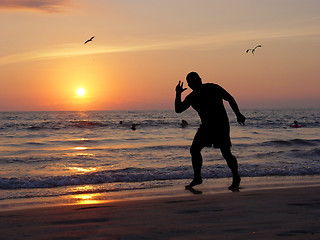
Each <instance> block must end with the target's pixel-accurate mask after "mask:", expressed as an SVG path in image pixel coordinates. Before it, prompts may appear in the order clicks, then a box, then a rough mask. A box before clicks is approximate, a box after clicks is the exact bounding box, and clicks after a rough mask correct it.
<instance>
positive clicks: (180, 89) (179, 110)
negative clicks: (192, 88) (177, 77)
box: [174, 81, 190, 113]
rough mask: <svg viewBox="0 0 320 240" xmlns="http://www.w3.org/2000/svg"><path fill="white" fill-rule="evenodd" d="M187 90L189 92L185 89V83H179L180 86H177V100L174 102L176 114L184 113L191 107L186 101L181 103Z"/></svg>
mask: <svg viewBox="0 0 320 240" xmlns="http://www.w3.org/2000/svg"><path fill="white" fill-rule="evenodd" d="M185 90H187V88H183V82H181V81H179V83H178V85H177V86H176V99H175V102H174V107H175V111H176V113H182V112H183V111H185V110H187V109H188V108H189V107H190V104H188V103H187V102H186V101H183V102H182V101H181V93H182V92H184V91H185Z"/></svg>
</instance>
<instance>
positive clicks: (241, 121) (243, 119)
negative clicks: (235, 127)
mask: <svg viewBox="0 0 320 240" xmlns="http://www.w3.org/2000/svg"><path fill="white" fill-rule="evenodd" d="M237 121H238V123H239V124H240V125H244V122H245V121H246V117H245V116H243V115H242V114H241V113H239V114H238V115H237Z"/></svg>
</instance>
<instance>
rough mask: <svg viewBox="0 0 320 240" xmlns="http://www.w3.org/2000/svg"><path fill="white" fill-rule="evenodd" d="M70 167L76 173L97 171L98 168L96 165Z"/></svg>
mask: <svg viewBox="0 0 320 240" xmlns="http://www.w3.org/2000/svg"><path fill="white" fill-rule="evenodd" d="M69 169H70V170H71V171H73V172H76V173H79V172H80V173H88V172H95V171H97V168H95V167H69Z"/></svg>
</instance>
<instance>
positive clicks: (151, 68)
mask: <svg viewBox="0 0 320 240" xmlns="http://www.w3.org/2000/svg"><path fill="white" fill-rule="evenodd" d="M319 11H320V1H318V0H304V1H300V0H221V1H220V0H211V1H209V0H174V1H172V0H161V1H159V0H135V1H133V0H56V1H50V0H34V1H32V0H0V29H1V37H0V81H1V85H0V86H1V88H0V111H56V110H156V109H159V110H162V109H168V110H170V109H173V108H174V98H175V86H176V85H177V83H178V81H179V80H181V81H184V84H185V86H187V84H186V81H185V77H186V75H187V74H188V73H189V72H191V71H196V72H198V73H199V75H200V76H201V78H202V80H203V82H204V83H207V82H212V83H217V84H219V85H220V86H222V87H223V88H225V89H226V90H227V91H228V92H229V93H230V94H231V95H232V96H233V97H234V98H235V99H236V101H237V102H238V105H239V107H240V108H241V109H243V108H294V107H299V108H301V107H303V108H311V107H319V103H320V71H319V70H320V28H319V26H320V15H319ZM92 36H95V38H94V39H93V40H92V41H91V42H88V43H87V44H84V42H85V41H86V40H87V39H90V38H91V37H92ZM259 44H260V45H262V47H261V48H257V49H256V51H255V54H254V55H253V54H252V53H250V52H249V53H246V50H247V49H249V48H253V47H255V46H257V45H259ZM79 88H83V89H84V90H85V94H84V95H83V96H80V95H78V94H77V90H78V89H79ZM188 93H190V89H188V90H187V91H185V92H184V93H183V97H184V96H186V95H187V94H188Z"/></svg>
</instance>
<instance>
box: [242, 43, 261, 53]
mask: <svg viewBox="0 0 320 240" xmlns="http://www.w3.org/2000/svg"><path fill="white" fill-rule="evenodd" d="M258 47H262V46H261V45H258V46H256V47H255V48H249V49H247V51H246V53H248V52H250V51H251V53H252V54H253V55H254V52H255V51H256V49H257V48H258Z"/></svg>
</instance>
